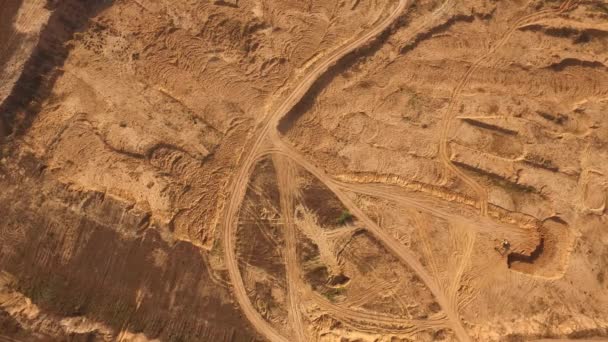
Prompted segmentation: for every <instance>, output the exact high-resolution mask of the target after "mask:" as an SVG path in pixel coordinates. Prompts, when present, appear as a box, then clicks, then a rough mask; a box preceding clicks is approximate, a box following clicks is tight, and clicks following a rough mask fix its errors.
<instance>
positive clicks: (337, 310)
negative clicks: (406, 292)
mask: <svg viewBox="0 0 608 342" xmlns="http://www.w3.org/2000/svg"><path fill="white" fill-rule="evenodd" d="M307 295H308V296H310V298H311V299H312V300H313V301H314V302H315V304H317V305H318V306H319V308H321V310H323V311H326V312H328V313H330V314H331V315H333V316H335V317H337V318H340V319H345V320H348V321H351V322H352V321H356V322H357V323H359V324H357V325H368V326H370V327H374V328H376V329H378V328H379V329H383V330H385V331H390V332H393V333H395V332H396V333H407V332H412V331H413V330H415V331H420V330H426V329H430V328H446V327H449V322H448V321H447V319H446V317H445V316H441V315H438V316H435V317H432V318H429V319H425V320H415V319H402V318H395V317H392V316H389V315H383V314H380V313H377V312H374V313H370V312H363V311H359V310H353V309H351V308H348V307H344V306H342V305H337V304H334V303H332V302H329V301H327V300H326V299H325V298H323V297H322V296H321V295H319V294H317V293H313V292H312V291H309V293H307Z"/></svg>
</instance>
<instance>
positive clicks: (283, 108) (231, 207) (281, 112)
mask: <svg viewBox="0 0 608 342" xmlns="http://www.w3.org/2000/svg"><path fill="white" fill-rule="evenodd" d="M408 4H409V0H399V4H398V5H397V6H396V8H395V9H394V10H393V12H392V13H391V14H390V15H389V16H388V17H387V18H385V19H384V20H382V21H381V22H379V23H378V24H377V25H376V26H375V27H373V28H372V29H371V30H370V31H369V32H367V33H366V34H364V35H363V36H361V37H359V38H357V39H356V40H354V41H352V42H349V43H347V44H346V45H344V46H342V47H340V48H338V49H337V50H335V51H333V52H332V53H330V55H329V56H328V57H327V59H326V60H325V61H323V62H321V63H320V64H318V65H317V66H316V67H314V69H313V70H311V72H310V73H309V74H308V75H307V76H305V77H304V79H303V80H302V81H301V82H300V83H299V84H298V85H297V86H296V88H295V89H294V90H293V92H292V93H291V94H290V95H289V96H288V97H287V99H285V101H284V102H283V103H282V104H281V105H280V106H279V107H278V108H277V110H275V111H274V112H272V113H271V114H270V115H269V116H268V118H266V120H265V122H264V123H263V124H262V127H260V128H259V129H258V130H257V132H256V134H255V135H256V139H255V141H254V142H253V144H252V145H250V146H251V148H250V149H249V150H248V151H247V152H246V156H245V159H244V160H243V161H242V162H241V167H240V169H239V171H238V173H237V174H236V178H235V181H234V183H233V186H232V189H230V190H231V191H230V194H231V196H230V198H229V200H228V203H227V207H226V210H225V212H224V220H223V222H224V225H223V227H222V228H223V233H224V234H223V242H224V246H223V247H224V260H225V262H226V267H227V269H228V274H229V276H230V280H231V282H232V285H233V289H234V295H235V297H236V300H237V301H238V303H239V305H240V306H241V309H242V310H243V312H244V314H245V316H246V317H247V319H248V320H249V322H251V324H252V325H253V326H254V327H255V328H256V329H257V330H258V332H260V333H261V334H262V335H264V336H265V337H266V338H267V339H268V340H270V341H273V342H274V341H280V342H288V341H289V340H288V339H287V338H285V337H284V336H282V335H281V334H279V333H278V332H277V331H276V330H275V329H274V328H273V327H272V326H270V325H269V324H268V323H267V322H266V321H265V320H264V319H263V318H262V317H261V316H260V314H259V313H258V312H257V310H256V309H255V308H254V306H253V304H252V303H251V301H250V300H249V297H248V296H247V290H246V289H245V285H244V283H243V278H242V276H241V273H240V271H239V266H238V261H237V256H236V248H235V240H236V223H237V215H238V212H239V209H240V205H241V202H242V200H243V198H244V196H245V191H246V189H247V184H248V183H249V178H250V175H251V172H252V170H253V166H254V165H255V162H256V155H257V154H258V152H259V150H260V148H261V147H262V145H263V143H264V141H265V140H266V138H267V136H268V133H269V131H271V130H275V129H276V127H277V125H278V123H279V120H280V119H281V118H282V117H284V116H285V115H286V114H287V113H288V112H289V111H290V110H291V109H292V108H293V107H294V106H295V105H296V104H297V103H298V102H299V101H300V100H301V99H302V97H303V96H304V95H305V94H306V93H307V92H308V90H309V89H310V87H311V86H312V85H313V84H314V82H315V81H316V80H317V79H318V78H319V77H320V76H321V75H323V74H324V73H325V72H326V71H327V69H328V68H329V67H330V66H332V65H333V64H335V63H336V62H337V61H339V60H340V59H341V58H342V57H344V56H345V55H347V54H348V53H350V52H352V51H354V50H356V49H358V48H360V47H362V46H364V45H365V44H367V43H368V42H369V41H371V40H372V39H374V38H376V37H377V36H378V35H379V34H381V33H382V32H383V31H385V30H386V29H387V28H388V27H390V25H392V24H393V22H394V21H395V20H396V19H397V18H398V17H399V15H401V13H402V12H403V11H404V10H405V8H406V7H407V6H408Z"/></svg>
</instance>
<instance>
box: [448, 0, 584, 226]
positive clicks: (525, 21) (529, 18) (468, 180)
mask: <svg viewBox="0 0 608 342" xmlns="http://www.w3.org/2000/svg"><path fill="white" fill-rule="evenodd" d="M576 5H577V1H573V0H566V1H564V2H563V3H562V4H561V5H560V6H559V7H558V8H557V9H548V10H542V11H539V12H536V13H533V14H530V15H526V16H523V17H521V18H520V19H518V20H517V21H516V22H515V24H514V25H512V26H511V28H510V29H509V30H507V31H506V32H505V33H504V34H503V36H502V37H501V38H500V39H499V40H498V42H497V43H496V44H494V45H493V46H491V47H490V49H489V50H488V51H487V52H486V53H485V54H484V55H482V56H481V57H479V58H478V59H477V60H475V61H474V62H473V64H472V65H471V66H470V67H469V69H468V70H467V71H466V72H465V74H464V75H463V77H462V78H461V80H460V82H459V83H458V85H457V86H456V88H455V89H454V90H453V91H452V95H451V96H450V101H449V104H448V108H447V110H446V112H445V114H444V116H443V120H442V125H441V134H440V140H439V156H440V159H441V161H442V163H443V164H444V166H445V167H446V168H447V169H448V170H450V171H452V173H454V174H455V175H456V176H457V177H458V178H459V179H460V180H461V181H463V182H464V183H465V184H467V185H468V186H469V187H470V188H471V189H473V191H474V192H475V193H476V194H477V197H478V201H479V209H480V212H481V215H482V216H487V214H488V194H487V190H486V189H485V188H484V187H483V186H482V185H480V184H479V183H478V182H477V181H475V180H474V179H473V178H472V177H470V176H468V175H467V174H466V173H464V171H462V170H460V169H459V168H458V167H456V166H455V165H454V164H453V163H452V161H451V160H450V156H449V155H448V136H449V133H450V127H451V124H452V121H453V119H454V112H455V109H456V107H457V105H458V103H459V102H458V98H459V97H460V95H461V93H462V91H463V89H464V87H465V86H466V85H467V84H468V82H469V80H470V79H471V76H472V75H473V74H474V73H475V72H476V71H477V70H479V68H480V67H481V65H482V63H484V62H485V61H488V60H489V62H490V64H493V63H494V62H493V61H492V60H491V58H492V57H494V55H495V53H496V52H497V51H498V50H499V49H500V48H502V47H503V46H504V45H505V44H506V43H507V41H509V39H510V38H511V37H512V35H513V33H514V32H515V31H517V30H518V29H519V28H520V27H522V26H526V25H530V24H531V23H532V22H535V21H538V20H541V19H545V18H547V17H549V16H552V15H555V14H559V13H563V12H566V11H569V10H571V9H572V8H573V7H574V6H576Z"/></svg>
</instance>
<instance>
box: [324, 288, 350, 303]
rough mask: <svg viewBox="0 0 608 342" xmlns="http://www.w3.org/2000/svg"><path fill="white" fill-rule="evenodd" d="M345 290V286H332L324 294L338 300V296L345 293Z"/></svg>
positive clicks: (328, 297) (330, 298) (332, 299)
mask: <svg viewBox="0 0 608 342" xmlns="http://www.w3.org/2000/svg"><path fill="white" fill-rule="evenodd" d="M345 292H346V289H345V288H344V287H336V288H331V289H330V290H329V291H327V292H324V293H323V295H324V296H325V298H327V299H329V300H330V301H332V302H333V301H335V300H336V297H338V296H341V295H343V294H344V293H345Z"/></svg>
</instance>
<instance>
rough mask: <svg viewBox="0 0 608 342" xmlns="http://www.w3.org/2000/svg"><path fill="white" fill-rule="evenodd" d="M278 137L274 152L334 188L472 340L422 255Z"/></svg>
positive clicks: (464, 338)
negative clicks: (398, 238) (383, 227)
mask: <svg viewBox="0 0 608 342" xmlns="http://www.w3.org/2000/svg"><path fill="white" fill-rule="evenodd" d="M274 138H275V139H273V142H275V144H276V145H277V147H276V148H275V149H272V150H271V151H270V152H272V153H275V154H283V155H285V156H286V157H288V158H291V159H292V160H293V161H294V162H295V163H296V164H298V165H299V166H301V167H302V168H304V169H305V170H307V171H308V172H310V173H311V174H312V175H313V176H315V177H316V178H317V179H319V180H320V181H321V183H323V184H324V185H325V186H326V187H327V188H328V189H329V190H331V191H332V192H333V193H334V194H335V195H336V197H338V199H339V200H340V201H341V202H342V203H343V204H344V206H345V207H346V208H347V209H348V210H349V211H350V212H351V213H352V214H353V215H354V216H355V217H357V219H359V220H360V221H361V222H362V223H363V224H364V225H365V227H366V230H367V231H369V232H370V233H371V234H372V235H373V236H374V237H375V238H377V239H378V240H379V241H381V242H382V243H383V244H384V246H385V247H386V248H387V249H388V250H389V251H390V252H391V253H392V254H393V255H395V256H396V257H397V258H398V259H399V260H401V261H402V262H403V263H405V264H406V265H408V266H409V267H410V268H411V269H412V270H413V271H414V272H415V273H416V274H417V275H418V277H420V279H421V280H422V282H423V283H424V284H425V285H426V286H427V287H428V289H429V290H430V291H431V293H432V294H433V296H434V297H435V300H437V303H439V306H440V307H441V308H442V309H443V310H444V312H445V314H446V316H447V318H448V321H449V327H450V328H451V329H452V330H453V331H454V334H455V335H456V337H457V338H458V340H459V341H461V342H465V341H470V338H469V335H468V334H467V332H466V331H465V330H464V327H463V326H462V324H461V321H460V317H459V315H458V313H457V311H456V308H457V306H456V305H455V304H456V303H452V302H451V301H450V296H446V294H445V292H444V291H443V289H442V288H441V285H439V284H438V283H437V282H436V281H435V279H434V278H433V276H432V275H431V274H430V273H428V271H427V270H426V268H425V267H424V266H423V265H422V264H421V263H420V261H418V258H416V256H415V255H413V254H412V253H411V252H410V251H409V250H408V249H407V248H405V247H404V246H403V245H402V244H401V243H400V242H399V241H398V240H397V239H395V238H394V237H393V236H392V235H390V234H389V233H388V232H386V231H385V230H384V229H382V228H380V227H379V226H378V225H377V224H376V222H374V221H373V220H372V219H370V218H369V217H368V216H367V215H366V214H365V213H364V212H363V210H361V209H360V208H359V207H358V206H357V205H355V203H354V202H353V200H352V199H351V198H350V197H349V196H348V195H346V193H345V192H344V190H347V189H345V187H344V186H342V185H340V184H339V183H338V182H336V181H334V180H333V179H332V178H331V177H329V176H327V175H326V174H325V173H324V172H323V171H322V170H320V169H319V168H318V167H316V166H315V165H313V164H312V163H310V162H309V161H308V160H306V158H303V157H302V156H301V154H300V153H299V152H298V151H296V150H295V149H293V148H292V147H291V146H289V145H288V144H287V143H285V142H283V141H282V140H281V139H278V137H274Z"/></svg>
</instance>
